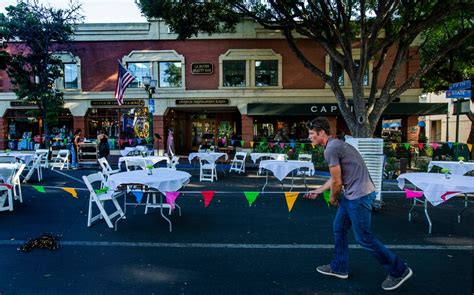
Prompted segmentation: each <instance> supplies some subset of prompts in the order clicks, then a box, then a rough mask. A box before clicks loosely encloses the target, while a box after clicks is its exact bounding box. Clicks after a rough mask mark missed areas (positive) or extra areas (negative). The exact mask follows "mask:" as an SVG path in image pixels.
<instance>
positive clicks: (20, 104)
mask: <svg viewBox="0 0 474 295" xmlns="http://www.w3.org/2000/svg"><path fill="white" fill-rule="evenodd" d="M10 106H11V107H36V103H34V102H29V101H21V100H20V101H10Z"/></svg>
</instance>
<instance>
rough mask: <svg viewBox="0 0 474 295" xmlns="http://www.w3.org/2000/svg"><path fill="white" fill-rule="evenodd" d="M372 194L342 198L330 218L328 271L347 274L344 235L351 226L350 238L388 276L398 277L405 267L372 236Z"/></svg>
mask: <svg viewBox="0 0 474 295" xmlns="http://www.w3.org/2000/svg"><path fill="white" fill-rule="evenodd" d="M374 200H375V192H373V193H370V194H368V195H366V196H364V197H361V198H359V199H356V200H348V199H346V198H345V197H343V198H342V199H341V201H340V203H339V209H338V210H337V213H336V217H335V218H334V225H333V229H334V239H335V245H334V259H333V260H332V261H331V269H332V270H333V271H336V272H340V273H348V272H349V247H348V239H347V234H348V232H349V229H350V228H351V226H352V230H353V231H354V236H355V239H356V241H357V243H359V245H361V246H362V247H363V248H364V249H366V250H368V251H369V252H370V253H371V254H372V255H373V256H374V257H375V258H376V259H377V260H378V261H379V262H380V264H382V265H383V266H384V267H385V268H386V269H387V271H388V273H389V274H390V276H392V277H396V278H398V277H401V276H402V275H403V273H404V272H405V270H406V264H405V263H404V262H403V261H401V260H400V258H398V256H396V255H395V254H394V253H393V252H392V251H390V250H389V249H387V247H385V245H384V244H382V243H381V242H380V241H379V240H377V239H376V238H375V237H374V235H373V234H372V230H371V226H370V224H371V218H372V205H373V203H374Z"/></svg>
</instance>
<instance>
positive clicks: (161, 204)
mask: <svg viewBox="0 0 474 295" xmlns="http://www.w3.org/2000/svg"><path fill="white" fill-rule="evenodd" d="M159 194H160V214H161V217H163V218H164V219H165V220H166V221H168V223H169V224H170V232H171V231H172V230H173V228H172V226H173V225H172V224H171V220H169V219H168V218H167V217H166V216H165V215H164V214H163V194H162V193H159Z"/></svg>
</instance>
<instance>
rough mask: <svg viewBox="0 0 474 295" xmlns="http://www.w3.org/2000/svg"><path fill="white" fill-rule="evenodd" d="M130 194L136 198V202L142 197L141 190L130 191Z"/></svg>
mask: <svg viewBox="0 0 474 295" xmlns="http://www.w3.org/2000/svg"><path fill="white" fill-rule="evenodd" d="M132 194H133V195H134V196H135V198H136V199H137V203H140V202H141V201H142V198H143V191H132Z"/></svg>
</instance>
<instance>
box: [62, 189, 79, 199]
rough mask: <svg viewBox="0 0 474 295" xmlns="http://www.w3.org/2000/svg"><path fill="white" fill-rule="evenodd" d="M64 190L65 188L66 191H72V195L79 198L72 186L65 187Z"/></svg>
mask: <svg viewBox="0 0 474 295" xmlns="http://www.w3.org/2000/svg"><path fill="white" fill-rule="evenodd" d="M63 190H65V191H66V192H68V193H70V194H71V196H73V197H74V198H76V199H77V192H76V190H75V189H73V188H70V187H63Z"/></svg>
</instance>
